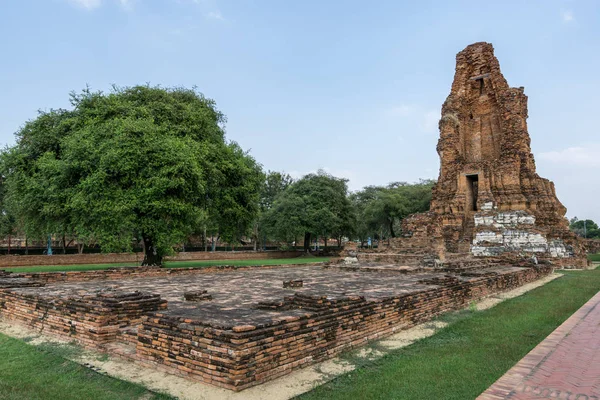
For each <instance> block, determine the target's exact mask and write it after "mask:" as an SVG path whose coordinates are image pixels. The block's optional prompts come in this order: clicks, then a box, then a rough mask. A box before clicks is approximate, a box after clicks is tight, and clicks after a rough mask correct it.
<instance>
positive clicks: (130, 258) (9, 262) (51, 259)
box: [0, 251, 302, 268]
mask: <svg viewBox="0 0 600 400" xmlns="http://www.w3.org/2000/svg"><path fill="white" fill-rule="evenodd" d="M301 254H302V253H300V252H297V251H263V252H256V251H216V252H202V251H198V252H183V253H177V254H176V255H175V256H172V257H166V258H165V259H166V260H167V261H201V260H260V259H265V258H269V259H273V258H294V257H298V256H299V255H301ZM143 257H144V255H143V254H142V253H108V254H102V253H101V254H54V255H52V256H23V255H3V256H0V268H6V267H23V266H30V265H73V264H112V263H141V262H142V259H143Z"/></svg>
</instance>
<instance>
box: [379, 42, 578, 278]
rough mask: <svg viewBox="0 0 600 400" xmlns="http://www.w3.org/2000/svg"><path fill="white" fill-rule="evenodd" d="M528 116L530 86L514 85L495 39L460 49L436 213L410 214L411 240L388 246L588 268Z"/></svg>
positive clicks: (442, 126)
mask: <svg viewBox="0 0 600 400" xmlns="http://www.w3.org/2000/svg"><path fill="white" fill-rule="evenodd" d="M527 116H528V115H527V96H526V95H525V93H524V89H523V87H520V88H511V87H509V86H508V83H507V82H506V79H504V76H503V75H502V73H501V72H500V64H499V63H498V59H497V58H496V57H495V56H494V48H493V47H492V45H491V44H490V43H485V42H479V43H474V44H472V45H470V46H467V47H466V48H465V49H464V50H463V51H461V52H460V53H458V55H457V56H456V72H455V75H454V82H453V83H452V89H451V91H450V95H449V96H448V98H447V99H446V101H445V102H444V104H443V106H442V115H441V119H440V122H439V130H440V138H439V141H438V145H437V152H438V154H439V156H440V173H439V177H438V182H437V184H436V186H435V187H434V188H433V193H432V201H431V208H430V211H429V212H428V213H426V214H417V215H413V216H411V217H409V218H407V219H405V221H404V222H403V232H404V235H405V236H407V237H410V239H406V238H404V239H398V240H396V241H395V243H392V244H390V245H389V246H384V249H382V251H387V252H390V251H392V252H393V251H397V250H398V249H403V248H409V249H414V248H415V247H416V248H417V249H418V248H420V249H421V251H423V249H428V250H429V252H428V254H430V256H431V257H433V258H436V259H438V260H441V261H444V260H445V259H447V258H448V256H453V255H457V254H459V255H461V254H462V255H465V254H470V255H473V256H480V257H486V256H501V255H525V256H529V257H531V256H534V255H535V256H536V258H546V259H551V260H553V262H554V263H555V264H557V265H562V266H572V267H578V266H584V265H586V263H587V262H586V260H585V256H584V253H583V251H582V250H581V244H580V243H579V241H578V240H577V238H576V236H575V235H574V234H573V233H572V232H571V231H570V230H569V227H568V221H567V219H566V218H565V213H566V208H565V207H564V206H563V205H562V204H561V203H560V201H559V200H558V198H557V197H556V192H555V189H554V184H553V183H552V182H551V181H549V180H547V179H544V178H541V177H540V176H539V175H538V174H537V173H536V168H535V161H534V158H533V154H532V153H531V148H530V138H529V134H528V132H527ZM415 244H416V245H415ZM413 253H414V252H413Z"/></svg>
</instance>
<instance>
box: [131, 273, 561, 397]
mask: <svg viewBox="0 0 600 400" xmlns="http://www.w3.org/2000/svg"><path fill="white" fill-rule="evenodd" d="M551 272H552V268H551V267H549V266H542V267H539V268H531V269H522V270H519V271H517V272H510V273H505V274H502V275H493V276H475V277H472V278H471V279H469V280H468V281H466V282H464V281H463V282H459V281H453V280H448V281H447V282H446V284H445V286H444V287H442V288H436V289H430V290H424V291H422V292H419V293H416V294H410V295H405V296H397V297H394V298H390V299H389V300H386V301H381V302H366V301H365V299H364V298H361V297H352V298H347V299H345V300H344V301H338V302H335V303H329V302H327V300H326V298H324V297H312V298H311V297H310V296H302V298H298V299H296V300H295V301H298V302H301V303H302V304H303V307H304V308H306V309H307V311H308V310H312V312H310V313H307V315H306V316H305V317H287V318H285V320H283V321H279V323H278V324H274V325H272V326H258V327H257V326H236V327H233V328H231V329H219V328H216V327H211V326H206V325H204V324H202V322H201V321H192V320H189V319H185V318H175V317H172V316H169V315H167V314H162V313H155V314H153V315H147V316H144V317H142V324H141V326H140V327H139V329H138V345H137V356H136V357H137V358H139V359H142V360H146V361H147V362H150V363H153V364H154V365H160V366H162V367H168V368H167V369H168V370H169V371H170V372H173V373H178V374H181V375H183V376H186V377H188V378H192V379H197V380H201V381H204V382H206V383H210V384H212V385H216V386H220V387H224V388H227V389H231V390H234V391H239V390H243V389H245V388H248V387H251V386H254V385H257V384H260V383H263V382H265V381H268V380H271V379H274V378H277V377H279V376H282V375H285V374H288V373H290V372H291V371H293V370H294V369H297V368H299V367H301V366H304V365H306V364H310V363H313V362H317V361H320V360H325V359H328V358H331V357H333V356H335V355H336V354H338V353H340V352H341V351H344V350H347V349H350V348H353V347H356V346H361V345H364V344H365V343H367V342H368V341H371V340H375V339H378V338H380V337H384V336H386V335H390V334H392V333H394V332H396V331H398V330H401V329H406V328H409V327H412V326H414V325H416V324H418V323H421V322H424V321H427V320H429V319H431V318H433V317H434V316H436V315H439V314H441V313H443V312H447V311H450V310H456V309H460V308H464V307H466V306H467V305H468V304H469V302H470V301H472V300H474V299H479V298H481V297H484V296H487V295H489V294H491V293H495V292H499V291H504V290H510V289H513V288H515V287H518V286H521V285H523V284H525V283H527V282H530V281H533V280H536V279H538V278H540V277H541V276H544V275H547V274H549V273H551Z"/></svg>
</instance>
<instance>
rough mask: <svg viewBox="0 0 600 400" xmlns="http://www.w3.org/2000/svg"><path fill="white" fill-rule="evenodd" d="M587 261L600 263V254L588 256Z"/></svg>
mask: <svg viewBox="0 0 600 400" xmlns="http://www.w3.org/2000/svg"><path fill="white" fill-rule="evenodd" d="M588 260H590V261H594V262H600V254H589V255H588Z"/></svg>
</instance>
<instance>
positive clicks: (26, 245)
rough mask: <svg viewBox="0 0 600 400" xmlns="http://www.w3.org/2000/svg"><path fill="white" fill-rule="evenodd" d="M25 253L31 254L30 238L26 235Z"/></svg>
mask: <svg viewBox="0 0 600 400" xmlns="http://www.w3.org/2000/svg"><path fill="white" fill-rule="evenodd" d="M25 255H26V256H27V255H29V239H28V238H27V236H25Z"/></svg>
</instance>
